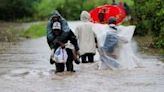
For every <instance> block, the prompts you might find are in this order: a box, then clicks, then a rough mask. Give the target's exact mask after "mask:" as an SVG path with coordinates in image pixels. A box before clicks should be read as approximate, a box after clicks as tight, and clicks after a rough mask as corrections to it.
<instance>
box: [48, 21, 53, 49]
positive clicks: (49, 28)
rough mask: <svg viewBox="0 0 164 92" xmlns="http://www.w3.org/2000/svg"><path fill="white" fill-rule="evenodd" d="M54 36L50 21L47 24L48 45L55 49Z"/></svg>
mask: <svg viewBox="0 0 164 92" xmlns="http://www.w3.org/2000/svg"><path fill="white" fill-rule="evenodd" d="M53 40H54V35H53V33H52V22H51V21H50V20H49V21H48V24H47V43H48V45H49V47H50V48H51V49H52V48H53Z"/></svg>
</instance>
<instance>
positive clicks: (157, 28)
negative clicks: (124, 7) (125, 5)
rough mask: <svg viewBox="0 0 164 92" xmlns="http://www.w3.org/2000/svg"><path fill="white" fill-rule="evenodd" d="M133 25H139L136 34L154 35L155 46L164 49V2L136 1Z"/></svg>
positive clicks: (154, 0)
mask: <svg viewBox="0 0 164 92" xmlns="http://www.w3.org/2000/svg"><path fill="white" fill-rule="evenodd" d="M131 14H132V19H133V20H134V21H133V24H135V25H137V27H136V32H135V34H137V35H142V36H144V35H147V34H148V33H152V35H153V36H154V44H155V46H156V47H158V48H164V27H163V26H164V17H163V16H164V2H163V0H134V8H133V10H132V13H131Z"/></svg>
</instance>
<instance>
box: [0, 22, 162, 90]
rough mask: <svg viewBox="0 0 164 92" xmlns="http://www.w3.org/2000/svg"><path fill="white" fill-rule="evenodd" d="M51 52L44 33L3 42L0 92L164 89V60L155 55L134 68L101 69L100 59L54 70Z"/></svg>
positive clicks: (0, 61)
mask: <svg viewBox="0 0 164 92" xmlns="http://www.w3.org/2000/svg"><path fill="white" fill-rule="evenodd" d="M75 24H76V23H71V25H75ZM49 54H50V50H49V47H48V45H47V43H46V38H45V37H43V38H38V39H33V40H26V41H22V42H18V43H5V42H3V43H2V42H1V43H0V92H164V64H163V63H161V62H160V61H158V60H157V59H156V58H155V57H150V56H145V55H144V56H142V58H144V61H142V67H138V68H135V69H132V70H126V69H124V70H116V71H112V70H98V68H97V67H98V66H97V65H98V63H99V62H98V61H97V62H95V63H91V64H80V65H76V64H75V63H74V65H75V70H76V72H75V73H70V72H64V73H58V74H55V73H54V71H55V66H54V65H50V64H49ZM98 57H99V55H98V54H97V55H96V60H98Z"/></svg>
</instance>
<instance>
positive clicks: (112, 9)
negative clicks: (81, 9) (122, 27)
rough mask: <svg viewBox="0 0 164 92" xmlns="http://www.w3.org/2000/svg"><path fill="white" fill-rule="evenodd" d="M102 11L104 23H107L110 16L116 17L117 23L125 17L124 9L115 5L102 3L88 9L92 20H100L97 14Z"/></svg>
mask: <svg viewBox="0 0 164 92" xmlns="http://www.w3.org/2000/svg"><path fill="white" fill-rule="evenodd" d="M100 13H101V14H102V13H104V18H103V19H104V23H108V20H109V18H110V17H115V18H116V19H117V24H118V23H120V22H122V20H123V19H124V18H125V17H126V13H125V10H124V9H123V8H121V7H119V6H117V5H103V6H99V7H97V8H95V9H93V10H91V11H90V14H91V18H92V22H100V21H101V20H100V19H99V16H101V14H100Z"/></svg>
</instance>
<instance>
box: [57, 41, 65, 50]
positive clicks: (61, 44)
mask: <svg viewBox="0 0 164 92" xmlns="http://www.w3.org/2000/svg"><path fill="white" fill-rule="evenodd" d="M58 43H59V44H60V46H61V48H62V49H63V48H65V44H64V43H62V42H60V41H58Z"/></svg>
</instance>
